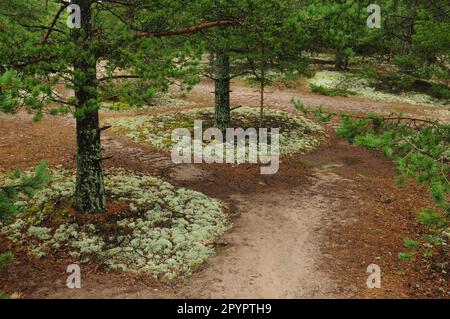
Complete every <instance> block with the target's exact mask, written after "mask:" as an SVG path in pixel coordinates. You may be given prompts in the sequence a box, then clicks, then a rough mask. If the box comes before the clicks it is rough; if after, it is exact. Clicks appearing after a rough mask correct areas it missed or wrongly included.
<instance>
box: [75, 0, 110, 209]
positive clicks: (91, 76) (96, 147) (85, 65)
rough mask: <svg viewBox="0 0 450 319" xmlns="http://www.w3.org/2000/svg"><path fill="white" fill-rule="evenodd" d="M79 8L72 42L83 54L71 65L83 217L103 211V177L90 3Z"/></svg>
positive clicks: (82, 0) (79, 0)
mask: <svg viewBox="0 0 450 319" xmlns="http://www.w3.org/2000/svg"><path fill="white" fill-rule="evenodd" d="M74 3H76V4H78V5H80V8H81V13H82V16H81V30H74V31H73V35H74V40H75V41H76V43H77V44H78V45H79V47H80V49H81V50H83V51H84V52H82V53H83V54H80V56H79V57H78V58H77V60H76V61H75V63H74V82H75V97H76V99H77V106H76V108H77V113H76V130H77V175H76V191H75V208H76V209H77V210H78V211H81V212H85V213H99V212H103V211H104V210H105V202H106V200H105V188H104V176H103V170H102V165H101V144H100V130H99V119H98V109H97V108H96V107H95V102H96V98H97V96H96V91H97V90H96V82H97V79H96V77H97V75H96V64H97V63H96V59H95V58H94V55H93V54H90V53H89V51H90V49H89V47H90V46H89V42H90V40H91V34H92V32H91V22H90V20H91V13H90V1H89V0H76V1H74Z"/></svg>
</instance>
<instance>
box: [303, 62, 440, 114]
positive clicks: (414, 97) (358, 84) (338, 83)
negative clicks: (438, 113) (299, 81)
mask: <svg viewBox="0 0 450 319" xmlns="http://www.w3.org/2000/svg"><path fill="white" fill-rule="evenodd" d="M309 82H310V84H314V85H317V86H321V87H325V88H329V89H336V88H340V89H343V90H347V91H349V92H352V93H354V94H359V95H362V96H365V97H367V98H369V99H372V100H375V101H386V102H399V103H409V104H413V105H424V104H428V105H443V104H445V103H446V102H447V101H445V100H439V99H436V98H433V97H431V96H429V95H427V94H420V93H413V92H409V93H400V94H393V93H388V92H382V91H378V90H376V89H375V88H374V87H372V85H371V83H370V81H369V79H366V78H363V77H361V76H356V75H351V74H349V73H344V72H339V71H328V70H324V71H319V72H317V73H316V74H315V76H314V78H312V79H311V80H310V81H309Z"/></svg>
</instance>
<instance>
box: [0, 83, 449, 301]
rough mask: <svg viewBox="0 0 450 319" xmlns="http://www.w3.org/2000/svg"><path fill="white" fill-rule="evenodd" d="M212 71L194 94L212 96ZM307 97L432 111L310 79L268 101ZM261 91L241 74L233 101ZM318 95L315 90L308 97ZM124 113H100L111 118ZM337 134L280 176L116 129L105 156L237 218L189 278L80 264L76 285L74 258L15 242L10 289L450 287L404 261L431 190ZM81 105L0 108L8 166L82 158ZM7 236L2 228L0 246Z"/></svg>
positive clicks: (136, 294)
mask: <svg viewBox="0 0 450 319" xmlns="http://www.w3.org/2000/svg"><path fill="white" fill-rule="evenodd" d="M211 85H212V84H211V83H210V82H208V81H205V82H203V83H202V84H200V85H199V86H196V87H195V89H194V91H193V92H191V93H189V94H188V95H187V96H186V99H187V100H188V101H190V102H195V103H196V104H197V105H203V106H205V105H211V101H212V95H211V94H210V92H212V87H211ZM293 92H294V93H295V94H297V96H299V95H301V96H302V100H303V101H304V102H310V104H311V105H324V106H327V107H328V106H329V107H330V108H333V109H334V110H345V111H348V110H352V111H367V110H371V111H375V110H381V111H384V112H388V111H389V109H390V108H395V109H399V110H402V109H405V110H408V112H409V113H408V114H414V115H417V116H421V115H423V113H422V110H423V108H420V107H416V106H408V105H393V104H392V103H388V104H385V103H380V102H373V101H366V100H361V98H358V97H351V98H334V97H333V98H327V97H323V96H319V95H315V94H311V93H305V92H304V91H302V90H281V89H275V88H274V89H273V93H271V94H269V95H268V96H269V97H268V99H267V104H268V105H269V106H270V107H279V108H282V109H285V110H289V111H292V112H296V110H295V109H294V108H293V107H292V105H291V103H290V99H291V98H292V93H293ZM257 94H258V93H257V92H254V90H253V89H251V88H248V87H245V86H242V85H240V84H239V83H237V84H236V83H235V85H234V86H233V93H232V96H233V100H232V103H233V104H234V105H239V104H245V105H250V106H256V105H257V102H258V101H257V96H258V95H257ZM308 99H310V100H308ZM108 116H115V115H114V114H110V113H105V114H102V118H106V117H108ZM328 134H329V136H330V139H329V141H328V142H327V143H325V144H324V145H322V146H321V147H320V148H319V149H318V150H316V151H315V152H313V153H311V154H307V155H301V156H294V157H292V158H289V159H285V160H283V162H282V163H281V166H280V170H279V172H278V173H277V174H275V175H272V176H262V175H260V174H259V167H255V166H251V165H239V166H229V165H217V164H214V165H206V164H200V165H175V164H173V163H172V161H171V160H170V157H169V156H168V154H164V153H161V152H159V151H157V150H155V149H153V148H152V147H150V146H148V145H145V144H142V143H136V142H133V141H131V140H129V139H127V138H124V137H121V136H117V135H115V134H113V133H111V132H110V131H106V132H105V134H104V136H103V138H102V142H103V147H104V153H105V155H107V156H108V155H112V156H113V158H112V159H111V160H110V161H108V162H106V166H116V167H117V166H118V167H126V168H128V169H131V170H135V171H139V172H147V173H151V174H153V175H155V176H159V177H161V178H163V179H165V180H167V181H169V182H170V183H172V184H175V185H179V186H186V187H189V188H192V189H195V190H198V191H201V192H203V193H205V194H207V195H209V196H212V197H216V198H219V199H220V200H222V201H223V202H224V203H226V205H227V206H228V208H229V211H230V214H231V218H232V221H233V225H234V226H233V228H232V229H231V230H230V231H229V232H228V233H226V234H225V235H224V236H223V238H222V239H221V241H220V243H219V246H220V247H219V249H218V252H217V254H216V255H215V256H213V257H212V258H210V259H209V260H208V261H207V262H206V263H205V264H204V265H203V266H202V267H201V268H200V269H199V270H198V271H197V272H195V273H194V274H193V275H192V276H191V277H190V278H188V279H187V280H185V281H183V282H175V283H173V282H172V283H162V282H155V281H154V280H151V279H149V278H146V277H143V276H139V275H131V274H123V273H117V272H109V271H107V270H105V269H102V268H101V267H95V265H94V266H85V267H82V289H74V290H71V289H67V288H66V287H65V280H66V278H67V274H66V273H65V268H66V266H67V264H66V263H65V262H66V261H61V260H59V261H58V260H33V259H29V258H28V257H26V255H25V254H24V253H23V252H15V257H16V258H15V260H14V261H13V263H12V264H11V265H10V266H8V267H7V268H6V269H4V270H2V271H0V289H4V290H7V291H14V292H17V293H18V294H20V296H22V297H24V298H95V297H100V298H180V297H181V298H343V297H349V298H406V297H410V298H417V297H440V298H448V297H449V296H450V295H449V292H450V289H449V288H450V287H449V282H448V281H447V282H443V281H442V279H441V278H439V277H437V276H435V275H434V274H433V273H432V272H431V271H429V270H427V269H426V265H425V264H424V263H423V262H422V261H420V260H419V261H416V262H400V261H399V260H398V258H397V254H398V252H400V251H403V247H402V239H403V238H404V237H406V236H410V237H414V234H415V227H416V226H415V225H416V222H415V214H416V213H417V210H418V209H420V208H421V207H424V206H426V205H428V204H429V203H430V202H431V199H430V197H429V195H428V193H427V192H426V191H424V187H422V186H420V185H417V184H416V183H408V184H407V185H403V186H399V185H396V184H395V183H394V179H395V178H396V174H395V173H394V165H393V163H391V162H390V161H389V160H387V159H385V158H384V157H383V156H382V155H380V154H379V153H377V152H372V151H369V150H365V149H362V148H360V147H355V146H352V145H349V144H348V143H347V142H345V141H344V140H342V139H339V138H336V137H335V136H334V134H333V132H332V130H331V129H329V132H328ZM74 153H75V128H74V120H73V119H72V118H71V117H64V118H60V117H50V116H49V117H46V118H45V119H44V120H43V122H40V123H34V122H33V121H32V119H31V116H28V115H26V114H20V115H15V116H6V115H2V116H0V167H1V169H3V170H7V169H10V168H12V167H16V166H18V167H21V168H26V167H31V166H33V165H35V164H37V163H38V162H39V161H40V160H42V159H45V160H47V161H49V163H50V164H52V165H56V164H61V165H63V166H64V167H74V165H75V158H74ZM7 248H8V243H7V242H6V241H5V240H2V239H1V238H0V251H3V250H4V249H7ZM369 264H378V265H379V266H380V267H381V271H382V285H381V289H368V288H367V286H366V279H367V276H368V275H369V274H368V273H366V269H367V266H368V265H369Z"/></svg>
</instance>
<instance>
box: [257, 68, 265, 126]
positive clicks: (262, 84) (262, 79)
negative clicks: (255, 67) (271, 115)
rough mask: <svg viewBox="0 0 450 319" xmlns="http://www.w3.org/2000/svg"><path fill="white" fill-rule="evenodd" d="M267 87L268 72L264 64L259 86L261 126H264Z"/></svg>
mask: <svg viewBox="0 0 450 319" xmlns="http://www.w3.org/2000/svg"><path fill="white" fill-rule="evenodd" d="M265 88H266V72H265V67H264V66H263V68H262V69H261V81H260V88H259V93H260V101H259V102H260V104H259V107H260V114H259V127H260V128H261V127H263V123H264V90H265Z"/></svg>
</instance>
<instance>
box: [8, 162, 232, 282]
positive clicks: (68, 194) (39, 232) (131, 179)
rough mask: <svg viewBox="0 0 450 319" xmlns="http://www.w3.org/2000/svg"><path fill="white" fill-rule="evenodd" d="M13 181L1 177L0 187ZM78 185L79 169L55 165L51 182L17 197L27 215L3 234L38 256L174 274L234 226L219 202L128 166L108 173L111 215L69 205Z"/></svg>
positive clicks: (187, 267) (164, 275)
mask: <svg viewBox="0 0 450 319" xmlns="http://www.w3.org/2000/svg"><path fill="white" fill-rule="evenodd" d="M14 182H15V180H14V178H12V177H7V176H0V185H5V184H8V183H14ZM74 182H75V178H74V175H73V173H72V172H70V171H67V170H63V169H61V168H58V169H54V170H53V171H52V179H51V182H50V183H49V186H48V187H47V188H46V189H44V190H42V191H39V192H38V193H37V194H36V196H35V197H34V198H33V199H31V200H26V201H25V200H24V201H21V202H18V203H17V204H18V205H19V206H21V207H22V209H23V213H22V214H20V215H19V216H17V217H16V218H15V219H13V220H11V221H9V222H3V224H0V234H1V235H2V236H4V237H6V238H7V239H9V240H11V241H12V242H13V243H14V244H15V245H16V246H17V248H24V249H26V250H27V251H28V253H29V254H30V255H31V256H33V257H36V258H43V257H54V258H57V259H70V260H71V261H72V262H77V263H97V264H103V265H105V266H107V267H108V268H110V269H118V270H123V271H131V272H145V273H148V274H150V275H152V276H154V277H158V278H165V279H173V278H176V277H183V276H186V275H189V274H190V273H191V272H192V271H193V270H194V269H195V268H196V267H197V266H198V265H199V264H201V263H202V262H204V261H205V260H206V259H207V258H208V257H209V256H211V255H212V254H213V253H214V242H215V241H216V239H217V238H218V237H219V236H221V235H222V234H223V233H224V232H225V231H226V230H227V229H228V228H229V227H230V224H229V223H228V220H227V217H226V215H225V214H224V212H223V210H222V205H221V203H220V202H219V201H217V200H215V199H212V198H209V197H207V196H206V195H204V194H201V193H199V192H195V191H192V190H188V189H185V188H175V187H174V186H172V185H171V184H169V183H167V182H164V181H162V180H159V179H157V178H154V177H151V176H144V175H138V174H134V173H131V172H127V171H125V170H122V169H111V170H108V171H107V179H106V190H107V195H108V200H109V202H110V203H111V204H110V205H109V207H108V211H107V212H105V213H102V214H81V213H77V212H75V211H73V210H72V209H71V208H70V207H71V205H72V202H73V191H74Z"/></svg>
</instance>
